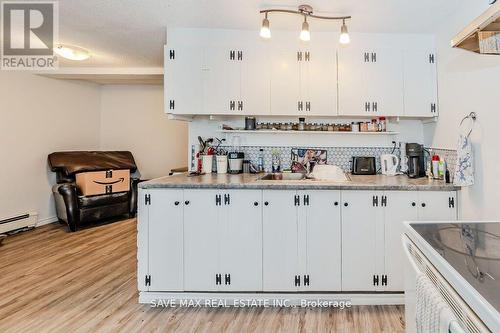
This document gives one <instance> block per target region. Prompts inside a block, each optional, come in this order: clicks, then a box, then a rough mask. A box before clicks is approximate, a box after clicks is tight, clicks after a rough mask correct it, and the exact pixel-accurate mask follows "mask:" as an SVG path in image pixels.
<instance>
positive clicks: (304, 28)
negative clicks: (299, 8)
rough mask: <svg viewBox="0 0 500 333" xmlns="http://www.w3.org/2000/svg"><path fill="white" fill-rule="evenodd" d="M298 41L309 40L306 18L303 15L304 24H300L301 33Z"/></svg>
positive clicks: (309, 33)
mask: <svg viewBox="0 0 500 333" xmlns="http://www.w3.org/2000/svg"><path fill="white" fill-rule="evenodd" d="M300 40H301V41H304V42H308V41H310V40H311V32H310V31H309V23H307V16H305V15H304V22H303V23H302V31H301V32H300Z"/></svg>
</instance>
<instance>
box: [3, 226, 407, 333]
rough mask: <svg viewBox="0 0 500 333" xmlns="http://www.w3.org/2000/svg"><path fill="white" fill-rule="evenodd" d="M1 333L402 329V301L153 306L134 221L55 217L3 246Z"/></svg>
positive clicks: (10, 238) (368, 330)
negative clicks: (66, 222)
mask: <svg viewBox="0 0 500 333" xmlns="http://www.w3.org/2000/svg"><path fill="white" fill-rule="evenodd" d="M0 267H1V270H0V332H118V331H120V332H259V333H260V332H286V333H290V332H391V333H392V332H404V319H403V318H404V308H403V307H402V306H356V307H352V308H350V309H345V310H338V309H296V308H293V309H291V308H288V309H278V308H274V309H271V308H266V309H263V308H246V309H234V308H219V309H213V308H175V309H172V308H151V307H150V306H149V305H139V304H138V303H137V298H138V294H137V287H136V221H135V220H127V221H123V222H118V223H114V224H109V225H104V226H100V227H95V228H91V229H86V230H82V231H79V232H77V233H68V232H67V231H66V228H65V227H64V226H62V225H59V224H57V223H55V224H51V225H47V226H43V227H40V228H37V229H35V230H32V231H28V232H24V233H20V234H18V235H14V236H10V237H8V238H7V239H6V240H5V241H4V245H3V246H1V247H0Z"/></svg>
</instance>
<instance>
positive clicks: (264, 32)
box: [260, 14, 271, 39]
mask: <svg viewBox="0 0 500 333" xmlns="http://www.w3.org/2000/svg"><path fill="white" fill-rule="evenodd" d="M260 37H262V38H265V39H269V38H271V29H269V20H268V19H267V14H266V17H265V18H264V20H263V21H262V28H260Z"/></svg>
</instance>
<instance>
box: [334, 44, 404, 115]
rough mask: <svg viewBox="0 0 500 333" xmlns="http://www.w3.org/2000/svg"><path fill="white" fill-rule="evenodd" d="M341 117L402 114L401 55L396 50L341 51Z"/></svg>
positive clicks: (339, 83)
mask: <svg viewBox="0 0 500 333" xmlns="http://www.w3.org/2000/svg"><path fill="white" fill-rule="evenodd" d="M338 59H339V64H338V73H339V82H338V86H339V114H340V115H357V116H396V115H402V114H403V64H402V53H401V52H400V51H399V50H397V49H382V48H380V49H360V48H352V49H351V48H348V49H341V50H339V56H338Z"/></svg>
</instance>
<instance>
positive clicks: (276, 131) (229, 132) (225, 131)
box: [219, 130, 399, 135]
mask: <svg viewBox="0 0 500 333" xmlns="http://www.w3.org/2000/svg"><path fill="white" fill-rule="evenodd" d="M219 132H221V133H226V134H318V135H321V134H324V135H328V134H330V135H398V134H399V132H339V131H337V132H330V131H281V130H255V131H250V130H219Z"/></svg>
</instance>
